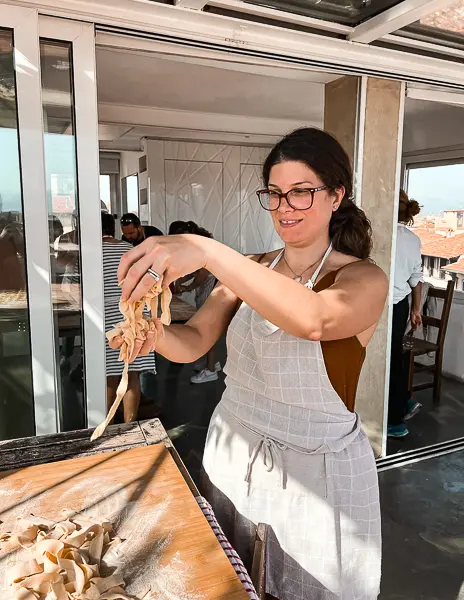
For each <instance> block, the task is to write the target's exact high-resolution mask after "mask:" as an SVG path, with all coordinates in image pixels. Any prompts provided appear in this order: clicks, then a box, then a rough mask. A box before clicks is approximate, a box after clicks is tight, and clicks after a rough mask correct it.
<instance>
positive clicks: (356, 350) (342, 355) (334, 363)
mask: <svg viewBox="0 0 464 600" xmlns="http://www.w3.org/2000/svg"><path fill="white" fill-rule="evenodd" d="M340 271H341V269H339V270H338V271H331V272H330V273H327V275H324V277H322V278H321V279H319V281H318V282H317V283H316V285H315V286H314V288H313V290H314V291H315V292H322V291H323V290H326V289H327V288H329V287H330V286H331V285H333V284H334V283H335V278H336V277H337V274H338V273H339V272H340ZM321 346H322V354H323V355H324V362H325V367H326V369H327V374H328V376H329V379H330V383H331V384H332V386H333V388H334V390H335V391H336V392H337V394H338V395H339V396H340V398H341V399H342V400H343V402H344V404H345V405H346V407H347V408H348V410H350V411H351V412H354V405H355V399H356V390H357V387H358V381H359V375H360V373H361V368H362V366H363V363H364V359H365V357H366V348H365V347H364V346H363V345H362V344H361V342H360V341H359V340H358V338H357V337H356V336H353V337H350V338H346V339H344V340H332V341H330V342H321Z"/></svg>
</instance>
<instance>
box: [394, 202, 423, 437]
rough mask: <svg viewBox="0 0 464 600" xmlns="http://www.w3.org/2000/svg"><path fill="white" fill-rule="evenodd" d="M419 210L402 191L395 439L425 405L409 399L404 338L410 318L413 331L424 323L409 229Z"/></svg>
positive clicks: (417, 257) (416, 253)
mask: <svg viewBox="0 0 464 600" xmlns="http://www.w3.org/2000/svg"><path fill="white" fill-rule="evenodd" d="M419 212H420V206H419V204H418V202H416V201H415V200H409V198H408V195H407V194H406V192H404V191H403V190H401V191H400V202H399V207H398V232H397V238H396V262H395V283H394V286H395V287H394V293H393V324H392V342H391V359H390V393H389V401H388V436H389V437H393V438H402V437H405V436H406V435H408V433H409V431H408V429H407V427H406V425H405V424H404V421H405V420H408V419H411V418H412V417H413V416H414V415H416V414H417V413H418V412H419V410H420V409H421V408H422V404H420V403H419V402H414V400H412V399H411V398H410V394H409V389H408V377H409V360H408V358H407V355H405V354H404V352H403V338H404V334H405V333H406V328H407V325H408V321H409V318H410V319H411V326H412V329H413V330H414V329H416V328H417V327H419V326H420V325H422V317H421V314H420V309H421V295H422V281H423V276H422V255H421V241H420V239H419V238H418V237H417V235H416V234H415V233H413V232H412V231H411V230H410V229H408V228H407V225H413V224H414V217H415V216H416V215H418V214H419ZM410 299H411V303H410ZM410 304H411V307H410Z"/></svg>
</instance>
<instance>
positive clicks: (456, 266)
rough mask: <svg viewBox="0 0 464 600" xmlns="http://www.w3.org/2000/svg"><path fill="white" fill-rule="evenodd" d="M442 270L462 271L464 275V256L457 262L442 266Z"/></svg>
mask: <svg viewBox="0 0 464 600" xmlns="http://www.w3.org/2000/svg"><path fill="white" fill-rule="evenodd" d="M442 270H443V271H446V272H447V273H462V274H463V275H464V256H463V257H461V258H460V259H459V260H458V261H456V262H455V263H451V264H450V265H447V266H446V267H442Z"/></svg>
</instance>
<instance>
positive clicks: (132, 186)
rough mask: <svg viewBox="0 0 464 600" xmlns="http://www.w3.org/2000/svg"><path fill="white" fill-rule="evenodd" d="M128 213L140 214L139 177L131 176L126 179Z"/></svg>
mask: <svg viewBox="0 0 464 600" xmlns="http://www.w3.org/2000/svg"><path fill="white" fill-rule="evenodd" d="M124 181H125V182H126V201H127V212H130V213H135V214H136V215H138V214H139V177H138V175H129V177H125V179H124Z"/></svg>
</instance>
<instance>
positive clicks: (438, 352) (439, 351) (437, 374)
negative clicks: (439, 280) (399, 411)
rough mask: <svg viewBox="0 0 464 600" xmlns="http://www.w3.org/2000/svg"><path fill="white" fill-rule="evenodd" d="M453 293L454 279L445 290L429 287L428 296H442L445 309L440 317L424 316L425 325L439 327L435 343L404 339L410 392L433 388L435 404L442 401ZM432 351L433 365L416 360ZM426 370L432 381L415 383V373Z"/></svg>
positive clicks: (417, 339)
mask: <svg viewBox="0 0 464 600" xmlns="http://www.w3.org/2000/svg"><path fill="white" fill-rule="evenodd" d="M453 293H454V281H448V286H447V288H446V289H445V290H442V289H439V288H433V287H431V288H430V289H429V292H428V295H427V298H441V299H442V300H443V309H442V312H441V317H440V318H437V317H430V316H428V315H423V316H422V323H423V326H424V327H436V328H437V329H438V336H437V341H436V342H435V343H432V342H428V341H426V340H421V339H419V338H414V337H413V338H411V337H408V336H406V337H405V339H404V346H403V349H404V352H405V353H407V354H409V392H410V393H412V392H418V391H420V390H426V389H428V388H433V402H434V404H438V403H439V402H440V393H441V371H442V365H443V351H444V347H445V337H446V329H447V327H448V321H449V316H450V312H451V304H452V302H453ZM411 340H412V343H413V346H412V348H411V347H410V346H408V344H409V345H410V343H411ZM432 352H433V353H434V354H435V361H434V363H433V364H432V365H421V364H420V363H417V362H415V360H414V359H415V358H416V356H422V355H424V354H429V353H432ZM424 371H432V372H433V379H432V381H429V382H427V383H420V384H417V385H414V373H420V372H424Z"/></svg>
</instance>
